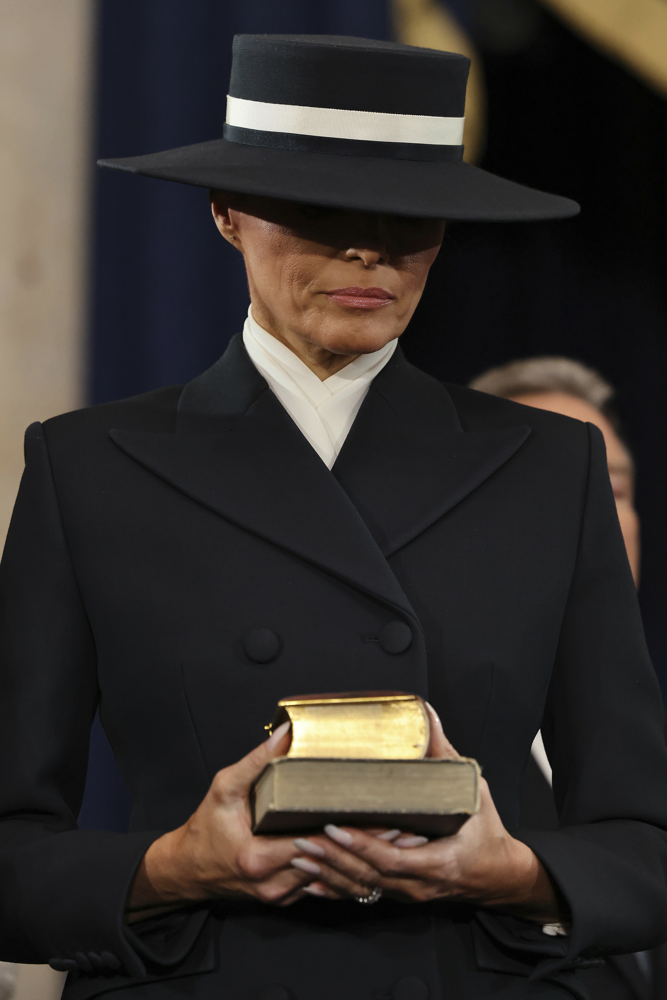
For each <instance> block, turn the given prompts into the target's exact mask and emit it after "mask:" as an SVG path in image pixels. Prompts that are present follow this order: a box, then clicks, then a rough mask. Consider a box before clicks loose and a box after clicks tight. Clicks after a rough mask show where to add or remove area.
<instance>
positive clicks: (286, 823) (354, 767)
mask: <svg viewBox="0 0 667 1000" xmlns="http://www.w3.org/2000/svg"><path fill="white" fill-rule="evenodd" d="M287 719H289V720H290V721H291V723H292V743H291V746H290V748H289V750H288V752H287V754H286V756H284V757H279V758H277V759H275V760H273V761H271V762H270V763H269V764H268V766H267V767H266V768H265V769H264V771H263V772H262V774H261V775H260V776H259V778H258V780H257V782H256V783H255V786H254V788H253V791H252V794H251V809H252V815H253V832H254V833H257V834H268V833H298V832H307V831H312V830H317V829H321V828H322V827H323V826H324V825H325V824H326V823H335V824H337V825H345V826H360V827H391V828H394V827H397V828H399V829H401V830H405V831H410V832H414V833H420V834H424V835H426V836H431V837H433V836H436V837H441V836H447V835H449V834H452V833H455V832H456V831H457V830H458V829H459V828H460V827H461V826H462V824H463V823H464V822H465V821H466V820H467V819H468V818H469V817H470V816H472V815H473V814H474V813H476V812H477V810H478V809H479V777H480V769H479V765H478V764H477V762H476V761H474V760H472V759H471V758H468V757H459V758H447V759H436V758H432V757H426V754H427V753H428V748H429V743H430V735H431V733H430V715H429V712H428V710H427V708H426V705H425V703H424V701H423V700H422V699H421V698H420V697H419V696H418V695H413V694H406V693H405V692H402V691H361V692H353V693H341V694H320V695H301V696H298V697H293V698H284V699H282V700H281V701H280V702H279V703H278V709H277V712H276V716H275V718H274V720H273V723H272V724H271V726H267V729H270V730H274V729H275V728H277V727H278V726H279V725H281V724H282V723H283V722H285V721H286V720H287Z"/></svg>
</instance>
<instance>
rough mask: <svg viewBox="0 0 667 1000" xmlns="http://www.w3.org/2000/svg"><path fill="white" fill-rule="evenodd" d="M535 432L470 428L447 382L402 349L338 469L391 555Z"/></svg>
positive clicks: (378, 383) (378, 382)
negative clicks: (412, 361) (465, 427)
mask: <svg viewBox="0 0 667 1000" xmlns="http://www.w3.org/2000/svg"><path fill="white" fill-rule="evenodd" d="M529 434H530V428H529V427H509V428H500V429H493V430H486V431H469V432H467V433H465V432H464V431H463V429H462V427H461V424H460V421H459V419H458V416H457V413H456V409H455V408H454V404H453V403H452V400H451V397H450V395H449V393H448V392H447V390H446V389H445V388H444V386H442V385H441V384H440V383H439V382H436V380H435V379H433V378H431V377H430V376H428V375H425V374H424V373H423V372H421V371H419V370H418V369H417V368H414V367H413V366H412V365H410V364H408V362H407V361H406V360H405V358H404V357H403V354H402V352H401V351H400V349H399V350H397V351H396V352H395V354H394V356H393V358H392V359H391V361H390V362H389V363H388V364H387V365H386V366H385V368H384V369H383V370H382V371H381V372H380V374H379V375H378V376H377V378H376V379H375V380H374V381H373V383H372V385H371V389H370V391H369V393H368V395H367V397H366V399H365V400H364V403H363V405H362V407H361V410H360V411H359V415H358V416H357V419H356V421H355V422H354V424H353V426H352V430H351V431H350V434H349V435H348V438H347V440H346V442H345V445H344V446H343V449H342V450H341V453H340V455H339V457H338V460H337V462H336V464H335V465H334V467H333V472H334V475H335V476H336V478H337V479H338V481H339V482H340V484H341V486H342V487H343V489H344V490H345V492H346V493H347V495H348V496H349V497H350V499H351V500H352V502H353V503H354V505H355V507H356V508H357V510H358V511H359V513H360V514H361V517H362V518H363V520H364V522H365V523H366V524H367V525H368V527H369V528H370V530H371V532H372V534H373V536H374V538H375V539H376V541H377V543H378V545H379V547H380V549H381V550H382V552H383V554H384V555H385V557H388V556H390V555H392V554H393V553H394V552H396V551H397V550H398V549H400V548H402V546H404V545H406V544H407V543H408V542H410V541H411V540H412V539H413V538H416V536H417V535H419V534H421V532H423V531H425V530H426V529H427V528H428V527H429V526H430V525H431V524H433V523H434V522H435V521H436V520H438V518H441V517H443V516H444V515H445V514H446V513H447V512H448V511H449V510H451V509H452V508H453V507H454V506H455V505H456V504H458V503H460V502H461V501H462V500H463V499H465V497H466V496H468V495H469V494H470V493H471V492H472V491H473V490H475V489H477V487H478V486H480V485H481V484H482V483H483V482H484V481H485V480H487V479H488V478H489V477H490V476H491V475H493V473H494V472H496V471H497V470H498V469H499V468H500V467H501V466H502V465H504V463H505V462H507V461H508V459H510V458H511V457H512V455H514V453H515V452H516V451H517V450H518V449H519V448H520V447H521V445H522V444H523V442H524V441H525V440H526V438H527V437H528V435H529Z"/></svg>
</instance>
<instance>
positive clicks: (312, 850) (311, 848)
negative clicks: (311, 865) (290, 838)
mask: <svg viewBox="0 0 667 1000" xmlns="http://www.w3.org/2000/svg"><path fill="white" fill-rule="evenodd" d="M294 846H295V847H298V848H299V850H300V851H305V852H306V854H314V855H315V857H316V858H323V857H324V856H325V852H324V850H323V849H322V848H321V847H320V845H319V844H313V843H312V842H311V841H310V840H304V838H303V837H297V838H296V840H295V841H294Z"/></svg>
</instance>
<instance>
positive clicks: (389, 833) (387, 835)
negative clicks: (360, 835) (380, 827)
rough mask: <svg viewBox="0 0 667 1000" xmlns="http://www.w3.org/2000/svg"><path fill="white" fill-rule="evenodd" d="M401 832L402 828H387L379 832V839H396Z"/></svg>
mask: <svg viewBox="0 0 667 1000" xmlns="http://www.w3.org/2000/svg"><path fill="white" fill-rule="evenodd" d="M400 834H401V831H400V830H385V832H384V833H378V840H396V838H397V837H399V836H400Z"/></svg>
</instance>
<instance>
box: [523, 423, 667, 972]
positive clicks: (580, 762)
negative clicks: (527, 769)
mask: <svg viewBox="0 0 667 1000" xmlns="http://www.w3.org/2000/svg"><path fill="white" fill-rule="evenodd" d="M588 429H589V435H590V466H589V476H588V484H587V490H586V499H585V504H584V510H583V516H582V523H581V532H580V539H579V547H578V552H577V559H576V566H575V569H574V573H573V577H572V583H571V589H570V593H569V598H568V602H567V607H566V610H565V614H564V617H563V622H562V627H561V633H560V641H559V646H558V652H557V657H556V661H555V664H554V669H553V674H552V680H551V684H550V688H549V692H548V697H547V703H546V710H545V715H544V722H543V727H542V732H543V736H544V742H545V747H546V750H547V753H548V756H549V760H550V762H551V765H552V767H553V776H554V777H553V782H554V783H553V788H554V795H555V800H556V806H557V808H558V812H559V817H560V826H559V828H558V829H557V830H555V831H539V832H530V833H526V834H521V839H523V840H524V841H525V842H526V843H527V844H528V845H529V846H530V847H531V848H532V850H533V851H534V852H535V854H536V855H537V856H538V857H539V858H540V860H541V861H542V863H543V864H544V866H545V867H546V869H547V870H548V871H549V872H550V874H551V875H552V877H553V878H554V880H555V882H556V883H557V884H558V886H559V887H560V890H561V891H562V893H563V895H564V896H565V899H566V900H567V903H568V904H569V907H570V910H571V913H572V930H571V934H570V937H569V946H568V959H569V960H573V959H575V958H576V956H581V955H583V956H587V957H596V956H599V955H605V954H610V953H614V952H628V951H640V950H643V949H646V948H650V947H652V946H654V945H656V944H658V943H660V942H661V941H664V940H665V939H666V938H667V833H666V830H667V751H666V749H665V740H664V732H663V726H664V716H663V707H662V699H661V695H660V690H659V687H658V683H657V680H656V677H655V674H654V672H653V668H652V666H651V663H650V660H649V656H648V651H647V649H646V644H645V641H644V635H643V629H642V623H641V618H640V614H639V607H638V604H637V598H636V593H635V588H634V585H633V581H632V576H631V573H630V568H629V565H628V561H627V557H626V554H625V548H624V545H623V539H622V536H621V531H620V527H619V524H618V518H617V515H616V508H615V504H614V498H613V495H612V491H611V487H610V484H609V477H608V473H607V463H606V455H605V447H604V441H603V438H602V435H601V433H600V431H599V430H598V429H597V428H596V427H593V426H592V425H588Z"/></svg>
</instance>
